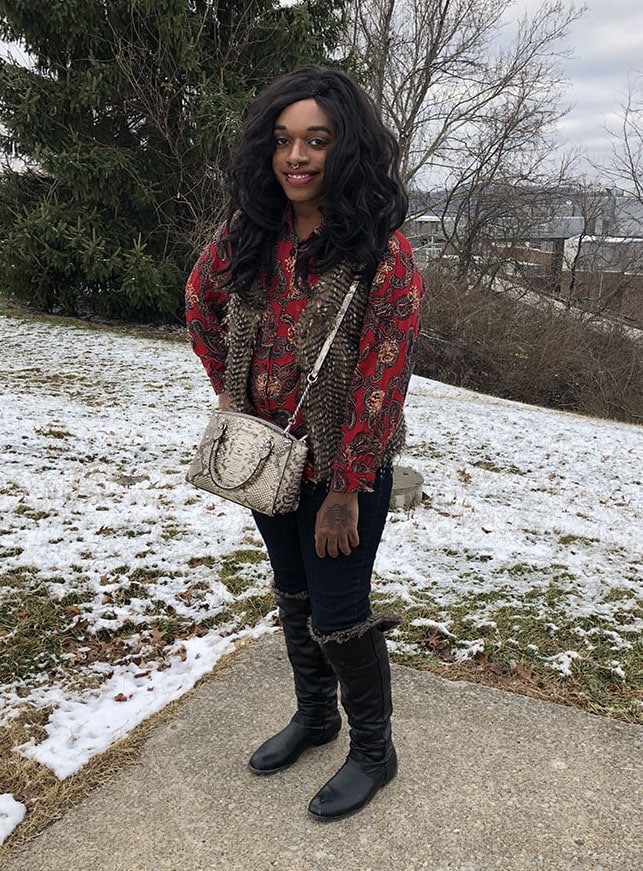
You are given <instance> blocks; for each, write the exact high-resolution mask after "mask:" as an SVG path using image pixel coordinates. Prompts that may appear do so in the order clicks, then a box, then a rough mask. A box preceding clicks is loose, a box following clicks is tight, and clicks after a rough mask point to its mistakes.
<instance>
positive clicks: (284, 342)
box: [186, 222, 424, 492]
mask: <svg viewBox="0 0 643 871" xmlns="http://www.w3.org/2000/svg"><path fill="white" fill-rule="evenodd" d="M219 241H220V237H215V239H214V240H213V241H212V242H211V243H210V245H208V247H207V248H206V249H205V251H204V252H203V254H202V255H201V257H200V258H199V260H198V261H197V263H196V265H195V267H194V269H193V270H192V273H191V275H190V277H189V279H188V283H187V287H186V314H187V322H188V329H189V331H190V335H191V337H192V346H193V348H194V351H195V353H196V354H197V355H198V356H199V357H200V358H201V361H202V362H203V365H204V366H205V369H206V372H207V374H208V376H209V378H210V381H211V382H212V386H213V387H214V389H215V391H216V393H222V392H223V391H224V390H225V368H226V344H225V335H226V327H225V323H224V317H225V310H226V302H227V295H228V291H227V289H226V288H225V286H224V285H225V279H226V276H225V272H224V270H225V268H226V266H227V264H226V262H225V261H224V260H223V259H222V257H221V254H220V253H217V249H219V252H220V251H221V246H220V245H217V243H218V242H219ZM301 244H303V243H301V242H298V240H297V237H296V235H295V233H294V231H293V229H292V227H291V225H290V222H285V223H284V227H283V229H282V232H281V234H280V236H279V238H278V240H277V257H276V269H275V273H274V275H273V276H272V279H271V281H270V284H269V286H268V300H269V304H268V307H267V308H266V311H265V312H264V315H263V318H262V321H261V326H260V329H259V334H258V337H257V344H256V347H255V352H254V356H253V359H252V364H251V369H250V377H249V385H248V387H249V395H250V400H251V402H252V404H253V406H254V408H255V410H256V412H257V414H258V415H260V416H261V417H264V418H267V419H269V420H272V421H274V422H275V423H277V424H279V425H280V426H285V425H286V422H287V421H288V419H289V418H290V416H291V415H292V413H293V411H294V410H295V408H296V405H297V399H298V387H299V375H300V371H299V367H298V365H297V362H296V360H295V354H294V345H293V341H294V327H295V325H296V324H297V321H298V319H299V317H300V315H301V313H302V311H303V309H304V307H305V305H306V303H307V302H308V296H307V295H306V294H305V293H304V292H302V290H300V289H299V288H298V287H297V284H296V282H295V280H294V271H295V261H296V258H297V246H298V245H301ZM316 281H317V277H316V276H315V275H311V276H310V285H311V287H314V285H315V284H316ZM423 289H424V286H423V283H422V278H421V276H420V274H419V273H418V271H417V270H416V268H415V265H414V262H413V254H412V252H411V247H410V245H409V243H408V241H407V240H406V238H405V237H404V236H403V235H402V234H401V233H394V235H393V236H392V237H391V241H390V243H389V249H388V252H387V254H386V257H385V258H384V259H383V260H382V262H381V264H380V267H379V269H378V271H377V274H376V276H375V278H374V280H373V283H372V285H371V293H370V298H369V303H368V306H367V309H366V314H365V318H364V324H363V327H362V334H361V338H360V347H359V357H358V362H357V366H356V369H355V375H354V377H353V384H352V388H351V392H350V395H349V398H348V401H347V406H346V416H345V420H344V425H343V428H342V438H341V442H340V444H339V445H338V449H337V455H336V459H335V462H334V464H333V473H332V477H331V480H330V489H331V490H334V491H339V492H351V491H354V490H371V489H372V484H373V481H374V479H375V474H376V471H377V469H378V467H379V462H378V460H379V457H380V456H381V454H382V452H383V451H384V448H385V445H386V443H387V441H388V439H389V437H390V435H391V434H392V433H393V432H394V430H395V427H396V426H397V424H398V421H399V418H400V414H401V409H402V403H403V401H404V394H405V392H406V388H407V385H408V380H409V377H410V374H411V351H412V344H413V341H414V339H415V338H416V337H417V333H418V319H419V307H420V299H421V296H422V292H423ZM293 433H294V434H295V435H298V436H302V435H303V434H304V433H305V422H304V421H303V419H302V418H301V413H300V415H299V416H298V419H297V421H296V422H295V426H294V427H293ZM374 435H375V436H376V437H377V438H376V440H374V439H373V436H374ZM374 441H375V444H376V449H374ZM305 474H306V477H308V478H309V479H310V480H313V481H314V480H315V470H314V469H313V468H312V466H310V465H309V466H308V467H307V469H306V472H305Z"/></svg>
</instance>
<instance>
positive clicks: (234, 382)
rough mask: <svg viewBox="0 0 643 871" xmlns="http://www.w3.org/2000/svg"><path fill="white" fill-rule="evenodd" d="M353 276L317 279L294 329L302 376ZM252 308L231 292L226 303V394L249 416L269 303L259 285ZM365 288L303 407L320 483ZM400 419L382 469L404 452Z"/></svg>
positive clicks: (339, 421) (345, 389)
mask: <svg viewBox="0 0 643 871" xmlns="http://www.w3.org/2000/svg"><path fill="white" fill-rule="evenodd" d="M353 277H354V271H353V270H352V269H351V268H350V267H349V266H348V265H340V266H338V267H336V268H335V269H332V270H330V271H329V272H328V273H325V274H324V275H321V276H320V277H319V281H318V283H317V285H316V286H315V288H314V289H313V292H312V296H311V299H310V301H309V302H308V304H307V305H306V308H305V309H304V311H303V314H302V316H301V319H300V321H299V323H298V325H297V340H296V352H295V354H296V358H297V362H298V364H299V366H300V367H301V371H302V377H305V374H306V373H307V372H310V370H311V369H312V367H313V365H314V362H315V360H316V359H317V356H318V354H319V351H320V350H321V347H322V345H323V343H324V339H325V338H326V335H327V334H328V332H329V329H330V327H331V325H332V324H333V323H334V320H335V316H336V314H337V311H338V310H339V307H340V306H341V304H342V301H343V300H344V297H345V296H346V293H347V291H348V289H349V287H350V284H351V282H352V280H353ZM252 293H253V296H254V300H253V302H256V306H250V305H247V304H246V303H244V302H243V301H242V300H241V298H240V297H239V295H238V294H236V293H231V294H230V297H229V301H228V314H227V320H228V356H227V361H226V375H225V384H226V390H227V391H228V393H229V395H230V399H231V402H232V405H233V407H234V408H236V409H237V410H238V411H245V412H246V413H248V414H253V413H254V409H253V408H252V406H251V404H250V400H249V398H248V390H247V384H248V376H249V372H250V363H251V359H252V354H253V352H254V349H255V344H256V337H257V332H258V329H259V324H260V322H261V318H262V315H263V311H264V309H265V307H266V306H267V304H268V298H267V292H266V290H265V288H263V287H262V286H261V285H260V283H259V282H255V285H254V287H253V289H252ZM368 296H369V288H368V286H367V285H366V284H365V283H364V282H362V283H360V285H359V286H358V288H357V292H356V293H355V296H354V297H353V299H352V301H351V304H350V306H349V307H348V311H347V312H346V315H345V317H344V319H343V321H342V324H341V326H340V328H339V331H338V333H337V336H336V337H335V340H334V341H333V344H332V345H331V348H330V350H329V352H328V356H327V357H326V359H325V361H324V365H323V366H322V369H321V372H320V373H319V378H318V379H317V381H316V382H315V383H313V384H311V386H310V390H309V391H308V393H307V395H306V398H305V399H304V403H303V406H302V411H303V416H304V421H305V425H306V431H307V433H308V444H309V446H310V453H311V461H312V463H313V466H314V469H315V477H316V478H317V480H318V481H324V480H326V479H328V478H330V476H331V473H332V467H333V462H334V460H335V458H336V455H337V450H338V448H339V445H340V440H341V432H342V425H343V422H344V415H345V413H346V400H347V398H348V394H349V391H350V387H351V384H352V381H353V375H354V372H355V367H356V365H357V360H358V355H359V340H360V335H361V330H362V324H363V321H364V315H365V312H366V306H367V304H368ZM404 434H405V427H404V420H403V419H401V420H400V422H399V424H398V426H397V427H396V429H395V431H394V433H393V435H392V437H391V439H390V440H389V442H388V444H387V445H386V447H385V450H384V454H383V456H382V459H381V462H380V466H388V465H390V464H391V463H392V461H393V458H394V456H395V455H396V454H398V453H399V452H400V451H401V450H402V448H403V447H404Z"/></svg>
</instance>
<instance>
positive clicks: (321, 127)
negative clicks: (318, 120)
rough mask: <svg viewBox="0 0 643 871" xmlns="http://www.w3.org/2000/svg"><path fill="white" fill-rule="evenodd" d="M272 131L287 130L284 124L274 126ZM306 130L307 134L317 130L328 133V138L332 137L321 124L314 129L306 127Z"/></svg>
mask: <svg viewBox="0 0 643 871" xmlns="http://www.w3.org/2000/svg"><path fill="white" fill-rule="evenodd" d="M274 129H275V130H287V129H288V128H287V127H286V125H285V124H275V128H274ZM306 130H307V131H308V133H315V132H317V131H318V130H323V131H324V132H325V133H328V135H329V136H332V135H333V134H332V131H331V130H329V129H328V127H324V126H323V124H319V125H318V126H316V127H307V128H306Z"/></svg>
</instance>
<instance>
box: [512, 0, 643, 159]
mask: <svg viewBox="0 0 643 871" xmlns="http://www.w3.org/2000/svg"><path fill="white" fill-rule="evenodd" d="M541 5H542V4H541V0H517V4H516V8H521V9H523V10H526V11H527V12H533V11H535V10H536V9H538V8H539V7H540V6H541ZM576 5H577V6H580V5H582V4H580V3H577V4H576ZM585 5H586V6H587V7H588V8H587V11H586V12H585V14H584V15H583V17H582V18H581V19H580V20H579V21H577V22H576V23H575V24H574V25H572V28H571V33H570V38H569V47H570V49H571V50H572V57H571V58H570V59H569V60H566V61H565V62H564V72H565V74H566V76H567V78H568V79H569V81H570V87H569V89H568V91H566V93H565V96H566V99H567V100H568V102H569V103H571V104H572V108H571V111H570V112H569V114H568V115H567V116H566V118H564V119H563V120H562V121H561V123H560V125H559V129H560V134H561V140H562V142H563V144H567V145H572V146H576V147H578V148H581V149H583V150H584V151H585V153H586V154H587V156H588V158H589V159H590V160H591V159H594V160H596V161H598V162H601V160H605V159H607V158H608V156H609V137H608V136H607V134H606V132H605V127H606V126H608V127H609V126H612V127H615V126H617V124H616V118H617V113H618V107H619V103H621V102H623V100H624V99H625V97H626V94H627V88H628V74H629V75H630V76H631V77H632V78H635V77H636V71H637V70H638V72H639V74H640V75H643V2H641V0H587V2H586V3H585Z"/></svg>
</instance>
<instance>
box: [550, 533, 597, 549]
mask: <svg viewBox="0 0 643 871" xmlns="http://www.w3.org/2000/svg"><path fill="white" fill-rule="evenodd" d="M599 541H600V539H599V538H587V537H586V536H584V535H571V534H568V535H559V536H558V544H563V545H565V544H584V545H586V546H587V547H589V546H591V545H592V544H596V543H597V542H599Z"/></svg>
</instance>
